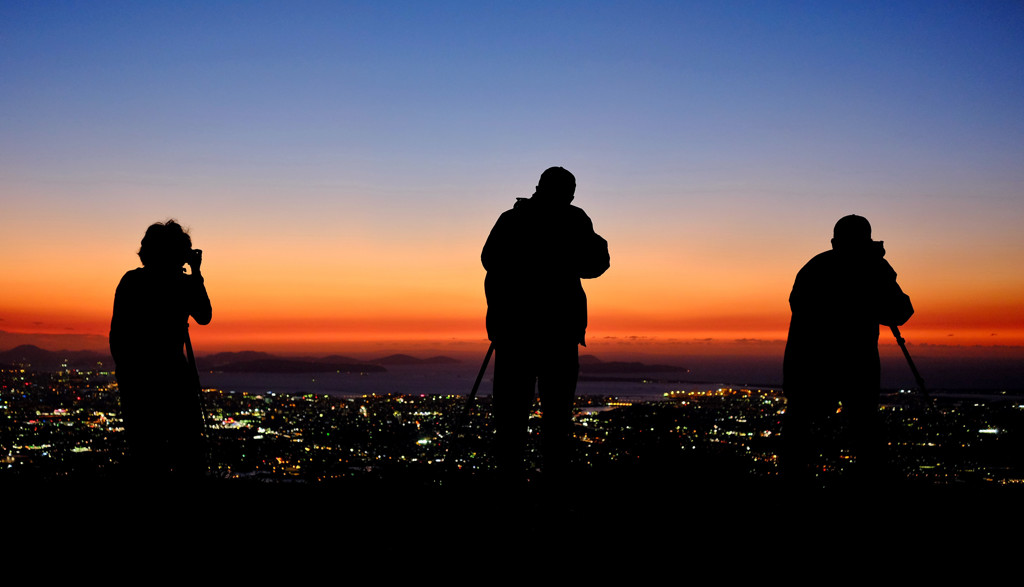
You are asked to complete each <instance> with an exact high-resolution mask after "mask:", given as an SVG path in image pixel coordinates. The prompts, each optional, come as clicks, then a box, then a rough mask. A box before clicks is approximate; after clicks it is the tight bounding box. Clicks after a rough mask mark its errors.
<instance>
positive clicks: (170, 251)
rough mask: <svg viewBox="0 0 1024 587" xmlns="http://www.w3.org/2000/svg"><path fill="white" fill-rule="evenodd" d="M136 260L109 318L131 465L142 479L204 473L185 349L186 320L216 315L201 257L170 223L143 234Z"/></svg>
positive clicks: (194, 393) (198, 415) (200, 425)
mask: <svg viewBox="0 0 1024 587" xmlns="http://www.w3.org/2000/svg"><path fill="white" fill-rule="evenodd" d="M139 259H140V260H141V261H142V267H140V268H138V269H133V270H131V271H129V272H127V273H125V274H124V277H122V278H121V282H120V283H119V284H118V286H117V292H116V293H115V294H114V315H113V318H112V319H111V321H110V352H111V354H112V355H113V357H114V363H115V365H116V375H117V384H118V389H119V391H120V396H121V409H122V414H123V416H124V422H125V434H126V436H127V438H128V448H129V462H130V463H131V464H132V467H133V468H134V469H135V471H136V472H137V473H140V474H142V475H147V476H163V475H167V474H170V473H173V474H175V475H176V476H198V475H201V474H202V473H203V471H204V468H205V465H204V462H203V445H202V433H203V420H202V411H201V407H200V405H199V397H198V391H199V390H198V379H197V375H196V371H195V365H194V364H190V361H189V358H188V357H186V356H185V353H184V350H183V349H184V347H185V344H186V342H187V341H188V318H189V316H191V317H192V318H194V319H195V321H196V322H197V323H198V324H203V325H205V324H209V323H210V320H211V318H212V312H213V310H212V308H211V306H210V298H209V296H208V295H207V293H206V286H205V284H204V280H203V276H202V273H201V271H200V267H201V265H202V261H203V252H202V251H200V250H197V249H193V248H192V239H191V237H190V236H189V234H188V232H186V231H185V230H184V229H182V227H181V225H179V224H178V223H177V222H175V221H174V220H168V221H167V222H164V223H156V224H153V225H151V226H150V227H149V228H148V229H147V230H146V234H145V236H144V237H143V239H142V246H141V248H140V249H139ZM186 264H187V265H188V266H189V267H190V268H191V273H190V274H187V273H185V265H186Z"/></svg>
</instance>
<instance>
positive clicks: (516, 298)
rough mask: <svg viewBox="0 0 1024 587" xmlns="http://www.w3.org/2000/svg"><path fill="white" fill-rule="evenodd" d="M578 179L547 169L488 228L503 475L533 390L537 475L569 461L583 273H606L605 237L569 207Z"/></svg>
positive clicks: (512, 466) (511, 468)
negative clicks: (539, 451) (537, 414)
mask: <svg viewBox="0 0 1024 587" xmlns="http://www.w3.org/2000/svg"><path fill="white" fill-rule="evenodd" d="M575 192H576V178H575V177H574V176H573V175H572V174H571V173H569V172H568V171H567V170H565V169H563V168H561V167H552V168H550V169H548V170H547V171H545V172H544V173H543V174H542V175H541V177H540V181H539V183H538V185H537V190H536V192H535V193H534V194H533V196H532V197H530V198H528V199H527V198H518V199H517V201H516V204H515V206H513V208H512V209H511V210H508V211H507V212H505V213H503V214H502V215H501V216H500V217H499V218H498V221H497V223H495V225H494V228H492V229H491V233H490V235H489V236H488V237H487V243H486V244H485V245H484V249H483V254H482V255H481V260H482V261H483V265H484V269H486V270H487V277H486V278H485V281H484V290H485V293H486V295H487V335H488V337H489V338H490V340H491V341H492V342H493V343H494V349H495V351H494V352H495V359H494V361H495V362H494V393H493V406H494V417H495V427H496V434H497V450H496V452H497V454H496V456H497V460H498V466H499V469H500V470H501V472H502V473H503V474H504V475H505V476H506V477H515V478H518V477H519V476H520V475H522V472H523V456H524V455H523V453H524V450H525V444H526V438H527V420H528V418H529V414H530V410H531V406H532V405H533V397H534V388H535V387H536V388H537V390H538V391H539V394H540V401H541V409H542V410H543V416H542V419H541V432H542V441H543V456H544V468H545V471H546V472H548V473H550V474H552V475H555V476H557V475H560V474H563V473H564V471H565V469H566V466H567V465H568V461H569V446H570V445H569V436H570V434H571V432H572V430H571V426H572V405H573V398H574V396H575V393H576V382H577V379H578V377H579V345H581V344H582V345H584V346H585V345H586V341H585V334H586V329H587V296H586V294H585V293H584V292H583V286H582V284H581V283H580V280H581V279H586V278H594V277H598V276H599V275H601V274H602V273H604V272H605V270H606V269H608V264H609V257H608V243H607V242H606V241H605V240H604V239H603V238H601V237H600V236H598V235H597V234H596V233H595V232H594V225H593V223H592V222H591V221H590V218H589V217H588V216H587V214H586V213H585V212H584V211H583V210H581V209H580V208H577V207H575V206H572V205H571V202H572V200H573V197H574V194H575Z"/></svg>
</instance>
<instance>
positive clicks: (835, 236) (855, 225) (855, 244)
mask: <svg viewBox="0 0 1024 587" xmlns="http://www.w3.org/2000/svg"><path fill="white" fill-rule="evenodd" d="M881 246H882V243H881V242H877V243H876V242H875V241H873V240H871V223H869V222H868V219H867V218H864V217H863V216H857V215H856V214H850V215H849V216H843V217H842V218H840V219H839V221H838V222H836V225H835V228H833V229H832V248H833V249H834V250H836V251H840V252H843V251H846V252H858V251H869V250H875V249H878V248H880V247H881Z"/></svg>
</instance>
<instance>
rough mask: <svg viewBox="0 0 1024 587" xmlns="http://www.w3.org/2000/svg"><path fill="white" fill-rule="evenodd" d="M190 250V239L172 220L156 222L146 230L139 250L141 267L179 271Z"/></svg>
mask: <svg viewBox="0 0 1024 587" xmlns="http://www.w3.org/2000/svg"><path fill="white" fill-rule="evenodd" d="M191 250H192V237H190V236H189V235H188V232H186V231H185V229H183V228H182V227H181V225H180V224H178V223H177V222H175V221H174V220H168V221H167V222H157V223H156V224H153V225H151V226H150V227H149V228H147V229H146V235H145V236H144V237H142V247H141V248H139V259H141V260H142V266H143V267H149V268H153V269H163V270H170V269H173V270H179V269H181V268H182V267H183V266H184V265H185V262H186V261H187V260H188V254H189V251H191Z"/></svg>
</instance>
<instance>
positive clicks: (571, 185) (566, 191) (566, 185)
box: [536, 167, 576, 204]
mask: <svg viewBox="0 0 1024 587" xmlns="http://www.w3.org/2000/svg"><path fill="white" fill-rule="evenodd" d="M575 193H576V176H574V175H573V174H572V173H569V170H567V169H566V168H564V167H550V168H548V169H546V170H545V171H544V173H542V174H541V175H540V181H538V182H537V194H536V195H537V196H538V197H539V198H541V199H543V200H546V201H549V202H552V203H555V202H564V203H566V204H568V203H570V202H572V199H573V197H574V194H575Z"/></svg>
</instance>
